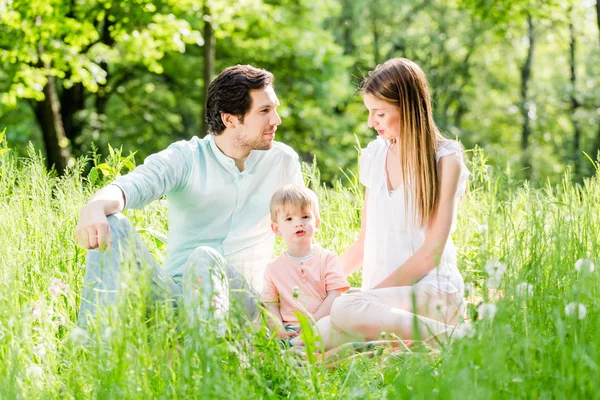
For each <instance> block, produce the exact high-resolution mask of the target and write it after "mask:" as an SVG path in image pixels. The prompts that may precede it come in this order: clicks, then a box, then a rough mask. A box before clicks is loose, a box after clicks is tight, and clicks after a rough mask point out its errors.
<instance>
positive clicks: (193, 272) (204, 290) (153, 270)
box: [77, 213, 258, 329]
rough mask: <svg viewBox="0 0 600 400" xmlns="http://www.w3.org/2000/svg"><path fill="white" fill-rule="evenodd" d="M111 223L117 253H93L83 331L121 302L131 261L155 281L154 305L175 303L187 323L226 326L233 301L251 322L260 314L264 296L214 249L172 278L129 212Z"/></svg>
mask: <svg viewBox="0 0 600 400" xmlns="http://www.w3.org/2000/svg"><path fill="white" fill-rule="evenodd" d="M108 223H109V225H110V229H111V232H112V246H111V250H110V251H105V252H100V251H99V250H98V249H93V250H88V252H87V256H86V273H85V280H84V285H83V293H82V300H81V306H80V309H79V316H78V321H77V325H78V326H79V327H81V328H87V325H88V319H89V318H90V317H91V318H98V317H99V316H100V313H101V312H102V310H104V309H106V308H107V307H109V306H112V305H114V304H115V303H116V301H117V298H118V295H119V292H120V291H121V289H122V287H121V285H122V284H123V281H122V279H123V276H122V275H123V272H124V271H123V270H124V268H123V267H124V265H126V263H131V264H132V265H134V266H135V267H137V268H138V270H139V271H141V272H142V274H141V276H142V277H145V278H147V279H149V280H150V284H151V286H152V295H153V299H154V301H172V302H174V304H175V305H177V306H178V307H182V308H183V311H184V315H185V318H186V319H187V322H191V323H193V322H195V321H196V320H198V319H203V320H208V319H216V320H217V321H219V324H220V325H219V326H220V327H221V325H223V323H224V321H225V318H226V316H227V314H228V312H229V309H230V303H231V301H235V302H238V303H239V304H240V305H242V306H243V308H244V310H245V312H246V314H247V316H248V317H250V318H251V319H253V318H254V317H255V316H256V314H257V311H258V294H257V293H256V291H254V290H253V289H252V287H251V286H250V285H249V284H248V283H247V282H246V280H245V279H244V277H243V276H242V274H240V273H239V272H238V271H237V269H236V268H235V267H234V266H232V265H228V264H227V262H226V261H225V258H223V256H222V255H221V254H219V253H218V252H217V251H216V250H214V249H213V248H211V247H207V246H199V247H197V248H196V249H195V250H194V251H193V252H192V253H191V255H190V256H189V258H188V260H187V262H186V264H185V266H184V272H183V274H182V275H181V274H178V275H175V276H169V275H167V274H165V273H164V271H163V269H162V268H161V267H160V266H159V265H158V263H157V262H156V261H155V260H154V259H153V258H152V256H151V255H150V253H149V252H148V249H147V248H146V246H145V245H144V243H143V242H142V239H141V237H140V235H139V234H138V232H137V231H136V229H135V227H134V226H133V224H132V223H131V222H130V221H129V220H128V219H127V218H126V217H125V216H124V215H123V214H121V213H119V214H114V215H110V216H108ZM223 329H224V327H223Z"/></svg>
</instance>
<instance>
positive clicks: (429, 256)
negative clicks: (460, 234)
mask: <svg viewBox="0 0 600 400" xmlns="http://www.w3.org/2000/svg"><path fill="white" fill-rule="evenodd" d="M438 167H439V169H440V199H439V202H438V204H437V207H436V210H435V212H434V214H433V215H432V217H431V220H430V222H429V224H428V225H427V230H426V232H425V242H424V243H423V246H421V248H420V249H419V250H417V251H416V252H415V254H413V255H412V256H411V257H410V258H409V259H408V260H406V262H405V263H404V264H402V265H401V266H400V267H399V268H398V269H397V270H395V271H394V272H392V273H391V274H390V275H388V276H387V278H385V279H384V280H383V281H381V282H380V283H379V284H377V285H376V286H375V287H374V288H375V289H379V288H386V287H395V286H411V285H412V284H414V283H415V282H417V281H418V280H419V279H421V278H423V277H424V276H425V275H427V274H428V273H429V272H430V271H431V270H432V269H433V268H435V266H436V265H437V264H438V263H439V260H440V258H441V257H442V253H443V252H444V248H445V247H446V242H447V241H448V236H450V229H451V227H452V219H453V217H454V206H455V201H456V200H455V195H456V190H457V188H458V182H459V179H460V174H461V169H462V164H461V161H460V159H459V158H458V156H456V155H448V156H446V157H442V158H441V159H440V161H439V162H438Z"/></svg>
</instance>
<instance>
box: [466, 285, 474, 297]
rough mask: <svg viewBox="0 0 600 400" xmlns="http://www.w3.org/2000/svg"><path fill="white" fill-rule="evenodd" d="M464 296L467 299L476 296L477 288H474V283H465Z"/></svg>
mask: <svg viewBox="0 0 600 400" xmlns="http://www.w3.org/2000/svg"><path fill="white" fill-rule="evenodd" d="M464 296H465V297H473V296H475V286H473V283H472V282H467V283H465V288H464Z"/></svg>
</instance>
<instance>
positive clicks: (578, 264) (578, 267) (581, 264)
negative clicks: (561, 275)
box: [575, 258, 596, 272]
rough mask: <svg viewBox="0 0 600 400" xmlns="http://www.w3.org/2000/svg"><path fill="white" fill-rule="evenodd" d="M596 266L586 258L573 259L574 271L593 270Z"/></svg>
mask: <svg viewBox="0 0 600 400" xmlns="http://www.w3.org/2000/svg"><path fill="white" fill-rule="evenodd" d="M594 269H596V266H595V265H594V262H593V261H592V260H590V259H588V258H580V259H579V260H577V261H575V271H577V272H594Z"/></svg>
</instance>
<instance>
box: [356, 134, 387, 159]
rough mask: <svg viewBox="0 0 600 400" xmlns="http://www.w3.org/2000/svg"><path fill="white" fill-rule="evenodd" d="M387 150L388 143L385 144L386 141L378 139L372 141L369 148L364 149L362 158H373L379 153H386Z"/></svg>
mask: <svg viewBox="0 0 600 400" xmlns="http://www.w3.org/2000/svg"><path fill="white" fill-rule="evenodd" d="M386 149H387V143H386V142H385V140H383V139H381V138H377V139H375V140H373V141H371V142H370V143H369V144H368V145H367V147H365V148H364V149H362V151H361V156H365V155H366V156H372V155H375V154H377V153H378V152H381V151H384V150H386Z"/></svg>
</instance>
